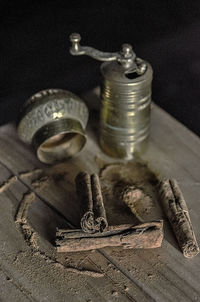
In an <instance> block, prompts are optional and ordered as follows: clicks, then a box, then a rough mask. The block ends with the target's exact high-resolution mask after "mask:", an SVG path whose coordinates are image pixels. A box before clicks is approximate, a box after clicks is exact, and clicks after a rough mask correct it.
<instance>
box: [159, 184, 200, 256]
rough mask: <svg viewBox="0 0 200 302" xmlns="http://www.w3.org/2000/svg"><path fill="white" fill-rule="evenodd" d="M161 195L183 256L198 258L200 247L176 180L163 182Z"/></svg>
mask: <svg viewBox="0 0 200 302" xmlns="http://www.w3.org/2000/svg"><path fill="white" fill-rule="evenodd" d="M160 195H161V202H162V205H163V208H164V211H165V214H166V216H167V217H168V219H169V222H170V224H171V226H172V228H173V231H174V234H175V236H176V238H177V241H178V243H179V246H180V248H181V250H182V252H183V255H184V256H185V257H186V258H192V257H194V256H196V255H197V254H198V253H199V246H198V244H197V240H196V237H195V234H194V230H193V226H192V223H191V220H190V215H189V211H188V208H187V205H186V202H185V199H184V197H183V194H182V192H181V190H180V188H179V186H178V184H177V182H176V180H173V179H165V180H163V181H161V183H160Z"/></svg>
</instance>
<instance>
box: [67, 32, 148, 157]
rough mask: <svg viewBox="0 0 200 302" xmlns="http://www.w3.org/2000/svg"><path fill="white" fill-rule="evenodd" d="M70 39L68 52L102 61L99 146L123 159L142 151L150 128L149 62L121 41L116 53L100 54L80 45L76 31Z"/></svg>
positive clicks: (109, 153) (111, 154)
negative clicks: (119, 48) (70, 43)
mask: <svg viewBox="0 0 200 302" xmlns="http://www.w3.org/2000/svg"><path fill="white" fill-rule="evenodd" d="M70 40H71V42H72V47H71V49H70V52H71V54H72V55H83V54H85V55H89V56H91V57H93V58H95V59H97V60H100V61H106V62H104V63H103V64H102V65H101V73H102V76H103V82H102V85H101V86H102V91H101V98H102V100H101V113H100V145H101V147H102V149H103V151H104V152H105V153H107V154H108V155H110V156H113V157H118V158H126V159H130V158H132V157H134V156H135V155H136V154H137V153H141V152H143V150H144V149H145V147H146V145H147V141H148V136H149V131H150V103H151V82H152V74H153V72H152V68H151V66H150V64H149V63H147V62H145V61H143V60H141V59H140V58H137V57H136V55H135V53H134V52H133V50H132V47H131V45H129V44H123V45H122V50H121V51H120V52H118V53H104V52H101V51H97V50H95V49H94V48H91V47H87V46H81V45H80V44H79V43H80V35H79V34H72V35H71V36H70ZM110 61H111V62H110Z"/></svg>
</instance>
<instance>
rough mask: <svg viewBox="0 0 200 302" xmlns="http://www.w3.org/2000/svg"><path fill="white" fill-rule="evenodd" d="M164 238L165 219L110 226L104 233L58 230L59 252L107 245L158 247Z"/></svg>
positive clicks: (84, 249) (57, 244) (92, 248)
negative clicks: (135, 224)
mask: <svg viewBox="0 0 200 302" xmlns="http://www.w3.org/2000/svg"><path fill="white" fill-rule="evenodd" d="M162 239H163V221H162V220H160V221H152V222H147V223H143V224H140V225H137V226H132V225H118V226H109V227H108V228H107V230H106V231H104V232H103V233H95V234H89V233H88V234H86V233H84V232H83V231H81V230H58V231H57V234H56V246H57V252H77V251H87V250H94V249H99V248H104V247H107V246H122V247H124V248H135V249H138V248H145V249H148V248H157V247H160V246H161V243H162Z"/></svg>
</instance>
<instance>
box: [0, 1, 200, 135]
mask: <svg viewBox="0 0 200 302" xmlns="http://www.w3.org/2000/svg"><path fill="white" fill-rule="evenodd" d="M0 24H1V27H0V43H1V50H0V53H1V54H0V62H1V64H0V75H1V76H0V87H1V88H0V124H4V123H6V122H8V121H11V120H15V119H16V116H17V113H18V111H19V108H20V106H21V104H22V103H23V102H24V101H25V100H26V99H27V98H28V97H29V96H30V95H32V94H33V93H35V92H37V91H39V90H42V89H45V88H63V89H68V90H71V91H72V92H74V93H77V94H80V93H81V92H84V91H86V90H87V89H89V88H92V87H94V86H95V85H97V84H98V83H99V80H100V76H99V65H100V64H99V63H98V62H96V61H94V60H93V59H91V58H88V57H84V56H82V57H72V56H71V55H70V54H69V52H68V49H69V42H68V36H69V34H70V33H71V32H80V33H81V35H82V44H87V45H90V46H94V47H96V48H98V49H100V50H104V51H117V50H119V49H120V46H121V44H122V43H125V42H128V43H130V44H132V45H133V48H134V50H135V52H136V53H137V55H138V56H139V57H142V58H144V59H146V60H148V61H149V62H150V63H151V65H152V66H153V69H154V81H153V99H154V101H155V102H156V103H157V104H158V105H160V106H161V107H162V108H164V109H165V110H167V111H168V112H169V113H171V114H172V115H174V116H175V117H176V118H177V119H179V120H180V121H181V122H183V123H184V124H185V125H186V126H187V127H189V128H190V129H191V130H193V131H194V132H196V133H197V134H198V135H200V123H199V118H200V105H199V99H200V1H198V0H192V1H186V0H175V1H172V0H171V1H164V0H156V1H153V0H132V1H131V0H121V1H118V0H115V1H114V0H110V1H109V0H107V1H106V0H101V1H95V0H93V1H89V0H88V1H87V0H85V1H75V0H74V1H59V0H57V1H42V0H41V1H15V2H14V1H13V2H12V1H1V2H0Z"/></svg>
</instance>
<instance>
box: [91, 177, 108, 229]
mask: <svg viewBox="0 0 200 302" xmlns="http://www.w3.org/2000/svg"><path fill="white" fill-rule="evenodd" d="M91 189H92V199H93V212H94V224H95V229H96V230H97V231H99V232H103V231H104V230H105V229H106V228H107V227H108V222H107V218H106V211H105V207H104V203H103V196H102V192H101V185H100V181H99V177H98V176H97V174H92V175H91Z"/></svg>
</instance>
